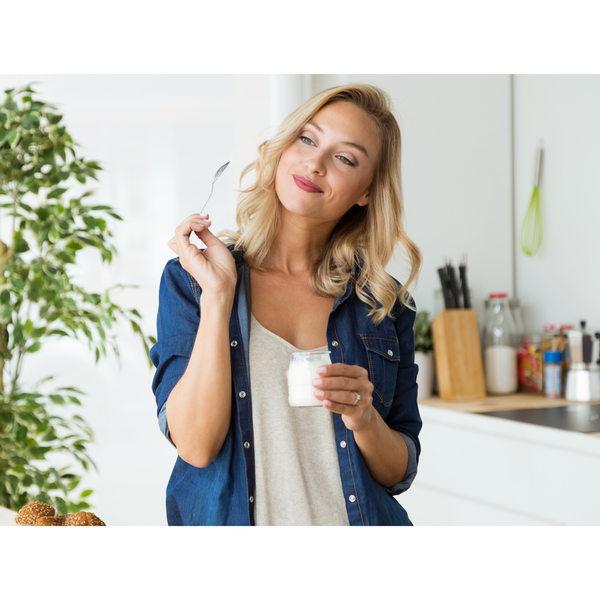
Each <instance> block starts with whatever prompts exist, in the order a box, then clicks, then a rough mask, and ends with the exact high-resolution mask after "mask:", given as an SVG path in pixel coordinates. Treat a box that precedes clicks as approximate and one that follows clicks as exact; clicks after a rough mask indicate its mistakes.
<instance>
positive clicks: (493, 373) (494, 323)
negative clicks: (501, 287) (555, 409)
mask: <svg viewBox="0 0 600 600" xmlns="http://www.w3.org/2000/svg"><path fill="white" fill-rule="evenodd" d="M483 347H484V351H483V363H484V370H485V385H486V388H487V391H488V392H489V393H490V394H514V393H515V392H516V391H517V387H518V378H517V327H516V325H515V322H514V319H513V317H512V314H511V312H510V306H509V304H508V294H505V293H500V294H490V297H489V309H488V312H487V316H486V324H485V330H484V340H483Z"/></svg>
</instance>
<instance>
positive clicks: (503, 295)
mask: <svg viewBox="0 0 600 600" xmlns="http://www.w3.org/2000/svg"><path fill="white" fill-rule="evenodd" d="M490 298H508V294H507V293H505V292H502V293H497V294H490Z"/></svg>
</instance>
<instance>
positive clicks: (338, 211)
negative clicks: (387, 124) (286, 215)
mask: <svg viewBox="0 0 600 600" xmlns="http://www.w3.org/2000/svg"><path fill="white" fill-rule="evenodd" d="M378 152H379V141H378V134H377V130H376V128H375V125H374V123H373V122H372V121H371V119H370V117H369V116H368V115H367V114H366V113H364V112H363V111H362V110H361V109H360V108H358V107H357V106H355V105H354V104H352V103H351V102H346V101H339V102H335V103H333V104H329V105H327V106H325V107H324V108H322V109H321V110H320V111H319V112H318V113H317V114H316V115H315V116H314V117H313V118H312V119H311V120H310V121H309V122H308V123H307V124H306V125H305V126H304V127H303V128H302V129H301V130H300V134H299V136H298V137H297V138H296V140H295V141H294V142H292V143H291V144H290V145H289V146H288V147H287V148H286V149H285V150H284V151H283V154H282V155H281V159H280V161H279V165H278V167H277V174H276V176H275V191H276V193H277V196H278V197H279V200H280V202H281V203H282V205H283V206H284V209H287V210H288V211H289V212H291V213H294V214H296V215H302V216H304V217H308V218H312V219H317V220H319V221H321V222H327V221H335V222H337V221H339V219H341V217H342V216H343V215H344V213H346V212H347V211H348V210H349V209H350V208H351V207H352V206H354V205H355V204H358V205H359V206H364V205H365V204H367V202H368V201H369V196H368V187H369V184H370V182H371V179H372V177H373V173H374V172H375V166H376V164H377V159H378ZM307 180H308V181H307ZM306 184H308V186H307V185H306ZM311 185H312V186H313V187H310V186H311ZM314 186H317V187H314ZM319 190H320V191H319Z"/></svg>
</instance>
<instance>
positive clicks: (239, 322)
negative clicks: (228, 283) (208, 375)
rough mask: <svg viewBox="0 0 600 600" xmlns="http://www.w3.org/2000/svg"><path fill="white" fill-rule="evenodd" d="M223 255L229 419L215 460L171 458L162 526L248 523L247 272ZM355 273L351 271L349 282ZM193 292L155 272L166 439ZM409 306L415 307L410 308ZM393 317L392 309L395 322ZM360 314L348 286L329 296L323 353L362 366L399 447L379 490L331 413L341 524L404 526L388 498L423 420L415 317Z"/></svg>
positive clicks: (407, 480)
mask: <svg viewBox="0 0 600 600" xmlns="http://www.w3.org/2000/svg"><path fill="white" fill-rule="evenodd" d="M229 250H230V251H231V252H232V255H233V257H234V259H235V263H236V269H237V284H236V293H235V300H234V304H233V310H232V311H231V319H230V322H229V341H230V351H231V374H232V412H231V424H230V426H229V431H228V432H227V436H226V438H225V441H224V443H223V446H222V447H221V450H220V451H219V453H218V455H217V457H216V458H215V459H214V460H213V461H212V462H211V463H210V464H209V465H208V466H207V467H204V468H197V467H194V466H193V465H190V464H189V463H187V462H185V461H184V460H182V459H181V457H179V456H178V457H177V460H176V463H175V467H174V469H173V472H172V474H171V478H170V480H169V483H168V486H167V498H166V504H167V521H168V523H169V525H254V496H255V474H254V473H255V471H254V469H255V463H254V439H253V432H252V408H251V406H252V404H251V403H252V398H251V393H250V368H249V363H248V357H249V342H250V307H251V302H250V269H249V267H248V265H247V263H246V262H245V261H244V257H243V253H242V252H238V251H234V250H233V246H229ZM355 271H356V267H355V268H354V269H353V271H352V275H353V276H354V275H355ZM201 294H202V290H201V288H200V286H199V285H198V283H197V282H196V280H195V279H194V278H193V277H192V276H191V275H190V274H189V273H188V272H187V271H186V270H185V269H184V268H183V267H182V266H181V263H180V262H179V258H174V259H172V260H170V261H169V262H168V263H167V264H166V266H165V269H164V271H163V275H162V278H161V283H160V292H159V309H158V317H157V332H158V334H157V339H158V341H157V343H156V344H155V345H154V346H153V347H152V349H151V350H150V357H151V359H152V362H153V364H154V366H155V367H156V373H155V374H154V379H153V382H152V391H153V392H154V395H155V397H156V403H157V414H158V420H159V426H160V429H161V431H162V432H163V434H164V435H165V436H166V437H167V439H168V440H169V441H170V442H171V443H173V442H172V441H171V438H170V435H169V428H168V424H167V419H166V403H167V399H168V397H169V394H170V393H171V391H172V390H173V388H174V387H175V385H176V384H177V382H178V381H179V379H180V378H181V377H182V376H183V374H184V373H185V370H186V368H187V365H188V362H189V359H190V356H191V354H192V349H193V346H194V342H195V340H196V334H197V331H198V326H199V323H200V296H201ZM413 306H414V304H413ZM399 309H400V303H399V301H397V302H396V306H395V307H394V314H395V315H396V314H398V312H399ZM368 310H369V306H368V305H367V304H365V303H364V302H362V301H361V300H360V299H359V298H358V297H357V295H356V294H355V293H353V283H352V279H351V280H350V282H349V284H348V286H347V287H346V291H345V293H344V294H343V296H341V297H338V298H336V300H335V303H334V306H333V309H332V311H331V313H330V314H329V318H328V321H327V345H328V347H329V350H330V351H331V355H330V356H331V362H332V363H345V364H349V365H359V366H362V367H364V368H365V369H366V370H367V371H368V373H369V379H370V381H371V382H372V383H373V385H374V387H375V389H374V391H373V407H374V408H375V409H376V410H377V412H378V413H379V414H380V415H381V417H382V418H383V420H384V421H385V422H386V423H387V425H388V426H389V427H390V428H391V429H393V430H395V431H397V432H398V433H399V434H400V435H401V436H402V438H403V439H404V441H405V442H406V446H407V448H408V455H409V460H408V468H407V470H406V474H405V476H404V479H403V480H402V481H400V482H398V483H397V484H396V485H394V486H393V487H391V488H385V487H383V486H381V485H380V484H379V483H377V482H376V481H375V480H374V479H373V478H372V477H371V475H370V473H369V471H368V469H367V466H366V464H365V462H364V460H363V458H362V455H361V452H360V450H359V448H358V446H357V444H356V442H355V440H354V434H353V432H352V431H351V430H349V429H347V428H346V426H345V425H344V422H343V420H342V417H341V415H339V414H337V413H332V416H333V425H334V432H335V443H336V447H337V455H338V461H339V468H340V477H341V482H342V489H343V493H344V499H345V503H346V510H347V513H348V521H349V523H350V525H412V523H411V522H410V520H409V518H408V515H407V513H406V511H405V510H404V508H403V507H402V506H401V505H400V504H399V502H398V501H397V500H396V499H395V498H394V496H395V495H397V494H400V493H402V492H404V491H405V490H407V489H408V488H409V486H410V485H411V483H412V481H413V479H414V477H415V475H416V472H417V464H418V457H419V454H420V451H421V446H420V443H419V438H418V435H419V432H420V430H421V426H422V421H421V418H420V416H419V410H418V407H417V384H416V376H417V370H418V367H417V365H415V363H414V336H413V323H414V319H415V312H414V311H412V310H409V309H407V308H404V310H402V312H400V314H399V316H397V318H396V319H395V320H393V319H391V318H386V319H384V320H383V321H382V323H380V324H379V325H375V324H374V323H373V322H372V321H371V319H370V318H369V317H368V316H367V315H368Z"/></svg>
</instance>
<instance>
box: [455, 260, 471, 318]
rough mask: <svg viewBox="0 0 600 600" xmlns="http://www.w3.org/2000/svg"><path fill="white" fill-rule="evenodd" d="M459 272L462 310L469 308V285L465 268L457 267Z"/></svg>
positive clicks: (462, 266)
mask: <svg viewBox="0 0 600 600" xmlns="http://www.w3.org/2000/svg"><path fill="white" fill-rule="evenodd" d="M458 269H459V271H460V284H461V287H462V296H463V308H471V297H470V295H469V284H468V283H467V267H466V266H465V265H461V266H460V267H458Z"/></svg>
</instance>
